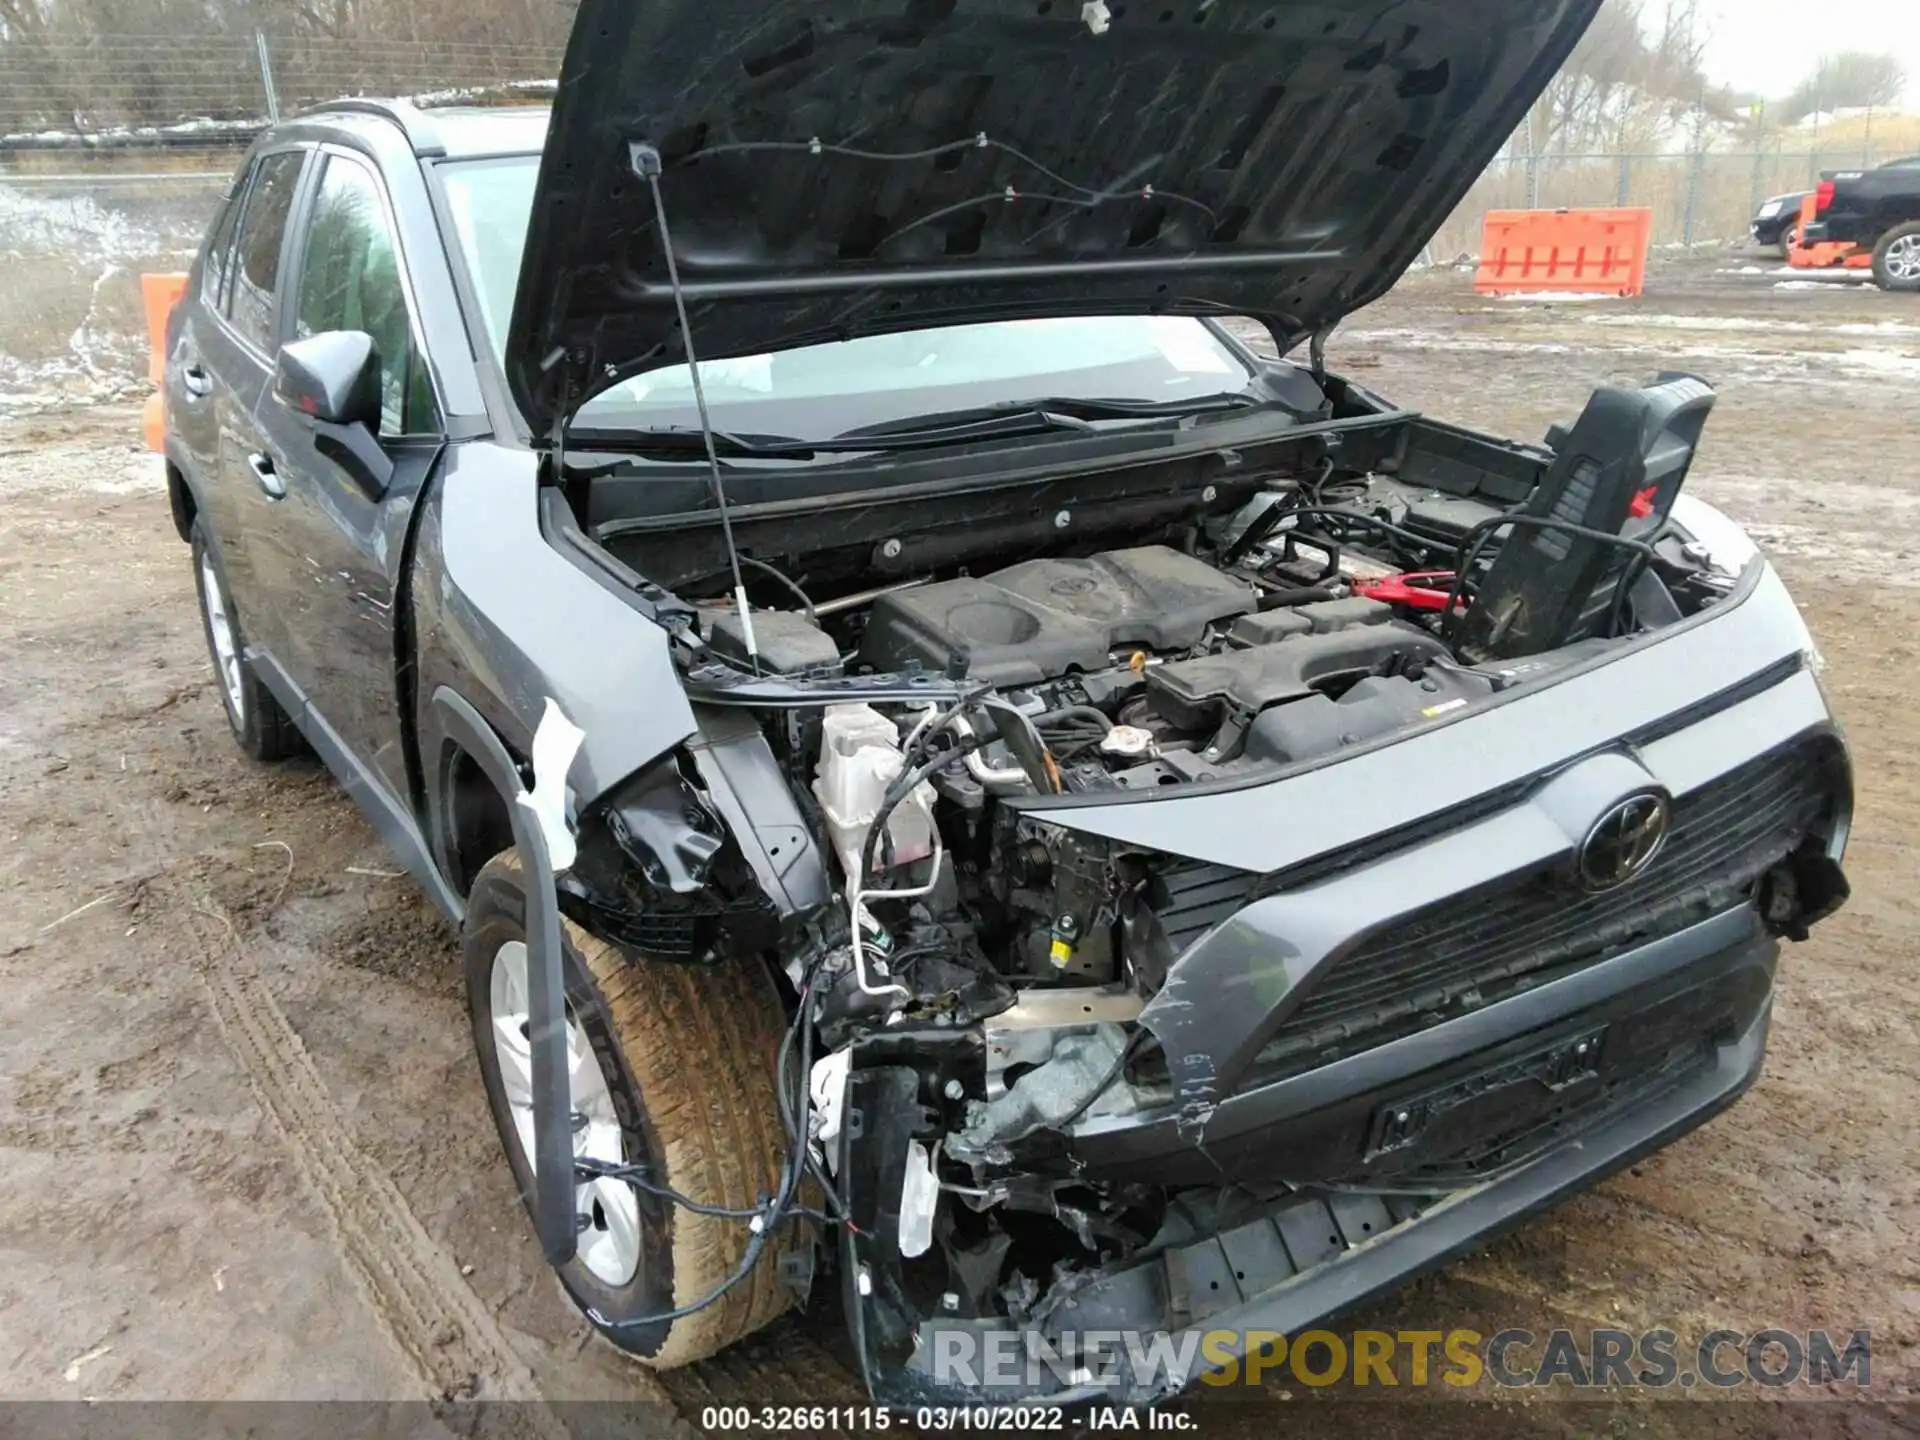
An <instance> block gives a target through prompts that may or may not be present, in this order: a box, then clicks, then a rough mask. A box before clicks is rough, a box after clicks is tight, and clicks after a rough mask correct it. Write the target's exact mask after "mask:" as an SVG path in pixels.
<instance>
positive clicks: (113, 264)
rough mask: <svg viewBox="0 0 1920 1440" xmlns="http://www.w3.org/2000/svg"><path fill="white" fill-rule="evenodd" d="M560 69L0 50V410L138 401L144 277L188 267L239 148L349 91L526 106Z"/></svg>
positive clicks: (497, 49) (269, 46) (270, 53)
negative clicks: (275, 124) (273, 125)
mask: <svg viewBox="0 0 1920 1440" xmlns="http://www.w3.org/2000/svg"><path fill="white" fill-rule="evenodd" d="M559 67H560V48H559V46H557V45H554V46H538V45H504V44H485V43H473V42H458V41H454V42H432V43H427V42H395V41H368V40H336V39H330V38H324V37H274V38H270V37H268V36H266V35H264V34H247V35H213V36H206V35H190V36H182V35H168V36H157V35H156V36H132V37H129V36H116V37H113V38H111V39H96V40H84V39H71V38H62V37H50V38H42V39H32V38H27V39H22V38H17V37H16V38H10V39H7V40H5V41H3V42H0V265H4V267H5V272H4V283H0V408H5V407H6V406H8V405H17V404H21V403H34V404H40V403H59V402H61V401H64V400H69V399H74V398H86V399H104V398H114V397H116V396H121V395H133V394H138V393H139V391H140V388H141V386H142V385H143V383H144V376H145V372H146V364H145V360H146V336H145V318H144V312H143V310H142V306H141V301H140V284H139V277H140V274H141V272H142V271H149V270H160V271H165V270H180V269H184V268H185V267H186V266H187V265H188V264H189V263H190V262H191V260H192V258H193V254H194V251H195V250H196V249H197V248H198V246H199V243H200V238H201V236H202V235H203V234H204V233H205V231H206V227H207V224H208V223H209V221H210V220H211V219H212V216H213V214H214V211H215V209H216V208H217V207H218V205H219V203H220V200H221V198H222V197H223V196H224V195H225V194H226V191H227V187H228V185H229V184H230V182H231V179H232V176H233V173H234V170H235V167H236V166H237V164H238V161H239V157H240V153H241V151H242V150H243V149H244V148H245V146H246V145H247V144H248V142H250V141H251V140H252V138H253V137H254V136H255V135H256V134H257V133H259V131H260V129H261V128H262V127H263V126H265V125H267V124H269V123H270V122H271V121H272V120H273V119H275V118H277V117H278V116H280V115H283V114H293V113H296V112H298V111H299V110H302V109H305V108H307V107H309V106H312V105H315V104H319V103H320V102H322V101H326V100H333V99H339V98H343V97H346V96H353V95H413V96H417V97H419V98H421V99H423V100H438V101H441V102H453V101H468V102H474V103H483V104H484V103H493V102H508V101H514V100H526V99H530V98H531V99H537V98H540V96H541V93H542V92H543V91H550V90H551V88H552V84H553V77H554V76H555V75H556V74H557V73H558V71H559ZM22 397H27V398H26V399H23V398H22Z"/></svg>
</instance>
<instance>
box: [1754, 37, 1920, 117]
mask: <svg viewBox="0 0 1920 1440" xmlns="http://www.w3.org/2000/svg"><path fill="white" fill-rule="evenodd" d="M1906 88H1907V71H1906V67H1905V66H1904V65H1902V64H1901V63H1900V62H1899V61H1898V60H1896V59H1895V58H1894V57H1893V56H1891V55H1875V54H1870V53H1868V52H1865V51H1861V50H1849V51H1846V52H1844V53H1842V54H1839V55H1827V56H1823V57H1822V58H1821V60H1820V63H1819V64H1818V65H1817V66H1815V67H1814V71H1813V73H1812V74H1811V75H1809V76H1808V77H1807V78H1806V79H1805V80H1802V81H1801V82H1800V84H1799V85H1798V86H1797V87H1796V88H1795V89H1794V92H1793V93H1792V94H1791V95H1789V96H1788V97H1787V98H1786V99H1785V100H1783V101H1782V102H1781V103H1780V113H1781V118H1782V119H1783V120H1784V121H1785V122H1786V123H1787V124H1789V125H1792V124H1795V123H1797V122H1798V121H1801V120H1804V119H1806V117H1807V116H1809V115H1813V114H1816V113H1819V112H1821V111H1827V110H1849V109H1860V110H1865V109H1868V108H1869V107H1880V106H1887V105H1893V104H1897V103H1898V102H1899V99H1900V97H1901V95H1902V94H1904V93H1905V92H1906Z"/></svg>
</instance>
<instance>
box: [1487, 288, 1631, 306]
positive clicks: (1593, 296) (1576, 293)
mask: <svg viewBox="0 0 1920 1440" xmlns="http://www.w3.org/2000/svg"><path fill="white" fill-rule="evenodd" d="M1500 298H1501V299H1502V300H1511V301H1516V302H1518V303H1519V304H1522V305H1591V304H1593V303H1594V302H1595V301H1596V300H1618V299H1619V298H1620V296H1619V294H1618V293H1617V292H1615V291H1612V290H1593V291H1586V290H1569V291H1568V292H1566V293H1565V294H1561V293H1560V292H1559V291H1557V290H1535V291H1527V292H1525V293H1523V294H1519V295H1502V296H1501V297H1500Z"/></svg>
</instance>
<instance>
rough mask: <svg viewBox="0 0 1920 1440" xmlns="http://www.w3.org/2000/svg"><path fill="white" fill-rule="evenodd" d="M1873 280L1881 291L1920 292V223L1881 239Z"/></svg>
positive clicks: (1875, 248) (1891, 231)
mask: <svg viewBox="0 0 1920 1440" xmlns="http://www.w3.org/2000/svg"><path fill="white" fill-rule="evenodd" d="M1873 278H1874V281H1875V282H1876V283H1877V284H1878V285H1879V286H1880V288H1881V289H1882V290H1898V291H1904V292H1909V293H1911V292H1915V291H1920V222H1916V223H1914V224H1911V225H1902V226H1900V227H1898V228H1897V229H1893V230H1889V231H1888V232H1887V233H1886V234H1885V235H1882V236H1881V237H1880V243H1879V244H1878V245H1876V246H1875V247H1874V251H1873Z"/></svg>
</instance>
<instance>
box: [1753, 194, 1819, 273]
mask: <svg viewBox="0 0 1920 1440" xmlns="http://www.w3.org/2000/svg"><path fill="white" fill-rule="evenodd" d="M1806 198H1807V192H1806V191H1804V190H1801V191H1797V192H1795V193H1794V194H1792V195H1776V196H1774V197H1773V198H1772V199H1771V200H1769V201H1767V203H1766V204H1764V205H1762V206H1761V207H1760V209H1759V210H1758V212H1756V213H1755V215H1754V217H1753V223H1752V224H1751V225H1750V226H1749V227H1748V229H1749V230H1751V232H1752V234H1753V243H1754V244H1756V245H1764V246H1767V247H1768V248H1769V249H1773V250H1778V251H1779V252H1780V258H1781V259H1783V260H1788V259H1791V258H1793V247H1794V246H1795V245H1796V244H1798V243H1799V240H1800V207H1801V205H1803V204H1804V203H1805V202H1806Z"/></svg>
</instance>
